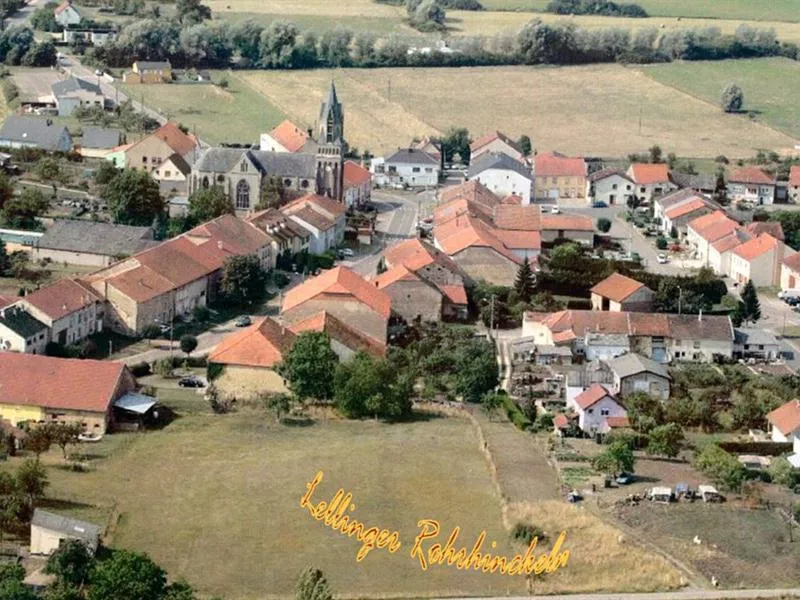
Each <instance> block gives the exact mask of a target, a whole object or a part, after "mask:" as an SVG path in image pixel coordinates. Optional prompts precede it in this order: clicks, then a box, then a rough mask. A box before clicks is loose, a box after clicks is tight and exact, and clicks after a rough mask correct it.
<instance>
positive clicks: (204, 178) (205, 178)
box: [203, 177, 208, 189]
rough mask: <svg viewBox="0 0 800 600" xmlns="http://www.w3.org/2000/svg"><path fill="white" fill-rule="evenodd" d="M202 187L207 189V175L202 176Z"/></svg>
mask: <svg viewBox="0 0 800 600" xmlns="http://www.w3.org/2000/svg"><path fill="white" fill-rule="evenodd" d="M203 189H208V177H203Z"/></svg>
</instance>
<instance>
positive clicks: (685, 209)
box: [661, 197, 719, 236]
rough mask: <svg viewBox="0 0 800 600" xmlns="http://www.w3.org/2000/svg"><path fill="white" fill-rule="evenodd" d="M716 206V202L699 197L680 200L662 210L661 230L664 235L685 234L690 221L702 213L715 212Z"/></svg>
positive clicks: (717, 206)
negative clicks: (685, 200) (678, 202)
mask: <svg viewBox="0 0 800 600" xmlns="http://www.w3.org/2000/svg"><path fill="white" fill-rule="evenodd" d="M718 208H719V205H718V204H716V203H713V202H710V201H708V200H706V199H705V198H700V197H697V198H692V199H691V200H688V201H687V202H681V203H680V204H677V205H676V206H672V207H670V208H668V209H667V210H665V211H664V217H663V218H662V220H661V231H662V232H663V233H664V234H665V235H672V234H673V233H677V234H678V236H685V235H686V232H687V227H688V225H689V223H690V222H692V221H694V220H695V219H697V218H699V217H702V216H703V215H707V214H709V213H711V212H715V211H716V210H717V209H718Z"/></svg>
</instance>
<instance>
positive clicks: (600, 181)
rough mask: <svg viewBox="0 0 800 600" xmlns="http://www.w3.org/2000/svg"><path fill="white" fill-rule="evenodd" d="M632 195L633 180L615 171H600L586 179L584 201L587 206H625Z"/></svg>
mask: <svg viewBox="0 0 800 600" xmlns="http://www.w3.org/2000/svg"><path fill="white" fill-rule="evenodd" d="M633 193H634V183H633V180H632V179H631V178H630V177H628V176H627V175H626V174H625V173H623V172H622V171H619V170H617V169H601V170H599V171H595V172H594V173H592V174H591V175H589V177H588V178H587V179H586V199H587V200H588V202H589V204H592V203H594V202H605V203H606V204H608V205H609V206H614V205H615V204H621V205H623V206H626V205H627V204H628V200H630V199H631V198H632V197H633Z"/></svg>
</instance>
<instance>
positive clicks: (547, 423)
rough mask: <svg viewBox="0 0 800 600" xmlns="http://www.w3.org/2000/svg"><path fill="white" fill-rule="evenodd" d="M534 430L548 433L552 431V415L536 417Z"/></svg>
mask: <svg viewBox="0 0 800 600" xmlns="http://www.w3.org/2000/svg"><path fill="white" fill-rule="evenodd" d="M535 429H536V430H537V431H550V430H551V429H553V415H551V414H550V413H542V414H540V415H539V416H538V417H536V426H535Z"/></svg>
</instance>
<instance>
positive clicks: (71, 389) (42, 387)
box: [0, 352, 136, 434]
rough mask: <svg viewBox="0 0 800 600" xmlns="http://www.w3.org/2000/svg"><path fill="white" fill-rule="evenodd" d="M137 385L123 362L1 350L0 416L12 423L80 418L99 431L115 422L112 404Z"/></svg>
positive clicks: (92, 430) (84, 426)
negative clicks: (55, 356) (35, 354)
mask: <svg viewBox="0 0 800 600" xmlns="http://www.w3.org/2000/svg"><path fill="white" fill-rule="evenodd" d="M135 389H136V381H135V380H134V378H133V375H131V373H130V371H129V370H128V367H126V366H125V365H124V364H123V363H119V362H111V361H104V360H89V359H71V358H54V357H50V356H34V355H31V354H16V353H13V352H2V353H0V417H2V418H3V419H6V420H7V421H10V422H11V424H12V425H18V424H19V423H21V422H23V421H33V422H39V423H44V422H47V423H80V424H81V425H83V428H84V430H85V431H87V432H91V433H98V434H103V433H106V431H107V430H108V429H110V428H111V427H112V425H113V423H114V413H113V405H114V403H115V402H116V401H117V400H119V399H120V398H122V397H124V396H125V394H127V393H129V392H132V391H134V390H135Z"/></svg>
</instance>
